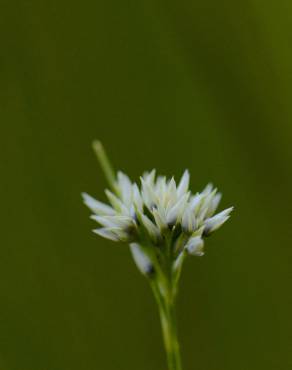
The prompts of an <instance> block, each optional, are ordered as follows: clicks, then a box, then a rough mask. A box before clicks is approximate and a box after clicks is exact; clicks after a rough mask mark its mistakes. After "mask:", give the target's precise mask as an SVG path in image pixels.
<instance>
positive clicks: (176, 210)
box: [166, 193, 190, 224]
mask: <svg viewBox="0 0 292 370" xmlns="http://www.w3.org/2000/svg"><path fill="white" fill-rule="evenodd" d="M189 195H190V194H189V193H188V194H185V195H183V196H182V197H181V198H180V200H179V201H178V202H177V203H176V204H175V205H174V206H173V207H172V208H171V209H170V210H169V211H167V216H166V220H167V223H168V224H175V223H176V221H177V219H178V218H180V217H181V215H182V214H183V212H184V210H185V207H186V204H187V201H188V198H189Z"/></svg>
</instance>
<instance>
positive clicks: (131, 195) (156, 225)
mask: <svg viewBox="0 0 292 370" xmlns="http://www.w3.org/2000/svg"><path fill="white" fill-rule="evenodd" d="M189 181H190V175H189V172H188V170H186V171H185V172H184V173H183V175H182V177H181V179H180V181H179V183H178V184H176V182H175V180H174V178H171V179H167V178H166V177H165V176H157V177H156V171H155V170H152V171H151V172H149V173H145V174H144V175H143V176H142V177H141V184H140V185H138V184H137V183H133V182H132V181H131V180H130V179H129V177H128V176H127V175H125V174H124V173H122V172H118V173H117V178H116V180H115V183H114V188H115V189H116V191H115V193H114V192H112V191H110V190H106V191H105V193H106V195H107V198H108V200H109V205H108V204H105V203H102V202H99V201H98V200H96V199H94V198H92V197H91V196H90V195H88V194H86V193H83V200H84V203H85V204H86V205H87V206H88V207H89V208H90V210H91V211H92V212H93V213H94V214H93V215H92V216H91V218H92V219H93V220H95V221H97V223H98V224H99V225H100V226H101V227H100V228H97V229H94V230H93V231H94V232H95V233H96V234H99V235H100V236H103V237H105V238H108V239H111V240H114V241H122V242H126V243H136V244H137V243H138V244H139V243H142V244H143V243H144V244H153V245H160V244H163V242H164V241H165V240H166V239H169V238H170V239H171V241H172V242H173V244H174V242H175V241H176V240H177V239H179V237H180V236H184V243H183V244H181V245H180V247H179V250H176V254H178V252H181V251H182V249H184V248H185V249H186V250H187V251H188V252H189V254H193V255H203V245H204V242H203V237H205V236H207V235H210V234H211V233H212V232H213V231H215V230H217V229H218V228H219V227H220V226H222V225H223V223H224V222H226V221H227V220H228V218H229V216H230V213H231V211H232V209H233V208H232V207H231V208H228V209H226V210H224V211H223V212H220V213H218V214H216V215H214V214H215V212H216V209H217V207H218V205H219V201H220V199H221V194H220V193H218V192H217V189H214V188H213V186H212V185H211V184H208V185H207V186H206V187H205V189H203V191H202V192H200V193H197V194H195V195H193V194H192V193H191V191H190V190H189ZM198 230H199V235H198Z"/></svg>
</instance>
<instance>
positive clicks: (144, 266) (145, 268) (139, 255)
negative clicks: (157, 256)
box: [130, 243, 154, 275]
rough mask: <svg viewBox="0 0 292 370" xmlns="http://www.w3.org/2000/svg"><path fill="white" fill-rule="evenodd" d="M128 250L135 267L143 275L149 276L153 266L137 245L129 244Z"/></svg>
mask: <svg viewBox="0 0 292 370" xmlns="http://www.w3.org/2000/svg"><path fill="white" fill-rule="evenodd" d="M130 250H131V253H132V256H133V259H134V262H135V263H136V266H137V267H138V269H139V270H140V272H141V273H142V274H143V275H149V274H151V273H152V272H153V271H154V270H153V265H152V263H151V261H150V259H149V258H148V257H147V255H146V254H145V253H144V252H143V249H142V248H141V247H140V245H139V244H137V243H131V244H130Z"/></svg>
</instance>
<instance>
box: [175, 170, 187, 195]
mask: <svg viewBox="0 0 292 370" xmlns="http://www.w3.org/2000/svg"><path fill="white" fill-rule="evenodd" d="M189 183H190V173H189V171H188V170H185V172H184V174H183V175H182V178H181V180H180V183H179V185H178V188H177V196H178V197H179V198H180V197H181V196H182V195H183V194H184V193H186V192H187V191H188V188H189Z"/></svg>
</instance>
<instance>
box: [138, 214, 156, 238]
mask: <svg viewBox="0 0 292 370" xmlns="http://www.w3.org/2000/svg"><path fill="white" fill-rule="evenodd" d="M140 217H141V221H142V222H143V225H144V226H145V227H146V229H147V231H148V233H149V235H150V236H151V237H152V238H153V239H154V240H157V238H158V237H159V235H160V232H159V229H158V227H157V226H156V225H154V223H153V222H152V221H151V220H149V218H148V217H147V216H145V215H143V214H142V213H141V214H140Z"/></svg>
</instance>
